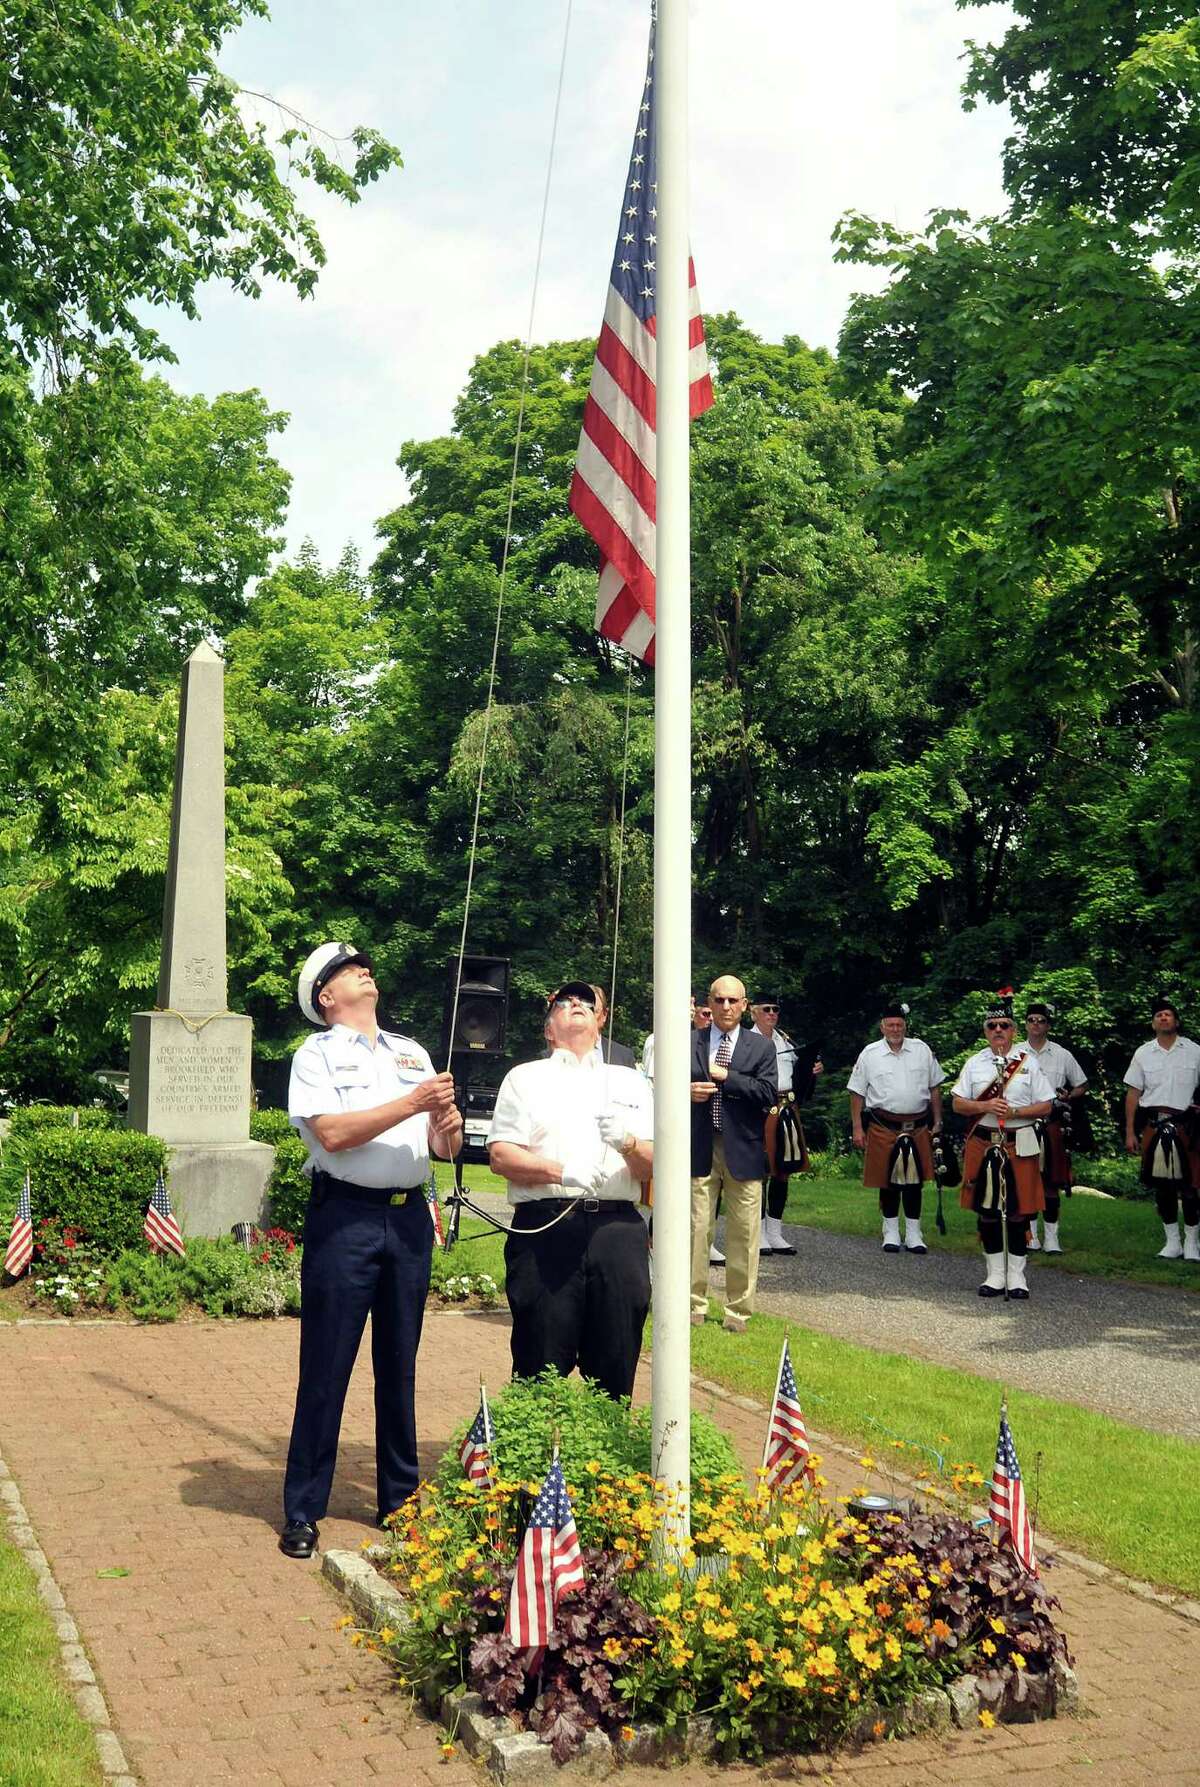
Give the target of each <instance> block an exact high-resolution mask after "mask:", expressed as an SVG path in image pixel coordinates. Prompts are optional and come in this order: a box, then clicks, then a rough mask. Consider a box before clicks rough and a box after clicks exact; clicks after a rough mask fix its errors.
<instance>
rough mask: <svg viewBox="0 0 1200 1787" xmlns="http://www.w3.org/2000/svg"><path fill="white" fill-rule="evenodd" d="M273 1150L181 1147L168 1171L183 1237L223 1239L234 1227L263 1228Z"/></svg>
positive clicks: (259, 1145) (262, 1145)
mask: <svg viewBox="0 0 1200 1787" xmlns="http://www.w3.org/2000/svg"><path fill="white" fill-rule="evenodd" d="M274 1164H275V1150H274V1148H272V1147H269V1146H268V1144H267V1143H266V1142H232V1143H227V1144H226V1145H225V1146H223V1147H222V1146H205V1145H204V1144H203V1143H200V1144H189V1143H182V1144H177V1145H176V1146H174V1147H172V1149H171V1154H170V1162H169V1166H168V1174H169V1178H168V1183H169V1185H170V1188H171V1206H172V1208H173V1210H174V1211H175V1214H176V1216H177V1217H178V1218H179V1226H180V1228H181V1229H182V1230H183V1232H184V1234H185V1235H210V1236H212V1235H227V1234H228V1233H229V1231H230V1229H231V1228H232V1227H233V1225H234V1223H235V1222H253V1223H255V1224H256V1225H257V1226H258V1227H260V1228H261V1227H264V1226H265V1223H266V1216H267V1184H268V1181H269V1180H270V1177H271V1169H272V1167H273V1166H274Z"/></svg>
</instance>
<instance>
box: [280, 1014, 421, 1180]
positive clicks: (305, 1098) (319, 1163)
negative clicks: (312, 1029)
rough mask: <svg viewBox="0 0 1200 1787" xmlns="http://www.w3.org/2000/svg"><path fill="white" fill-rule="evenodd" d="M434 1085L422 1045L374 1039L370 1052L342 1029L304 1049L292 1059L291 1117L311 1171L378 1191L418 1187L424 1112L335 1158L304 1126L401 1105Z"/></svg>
mask: <svg viewBox="0 0 1200 1787" xmlns="http://www.w3.org/2000/svg"><path fill="white" fill-rule="evenodd" d="M433 1077H434V1066H433V1062H432V1061H431V1060H430V1059H429V1056H428V1055H427V1054H426V1053H425V1050H424V1049H423V1048H422V1047H421V1045H420V1043H419V1042H413V1041H412V1039H411V1038H410V1037H407V1036H394V1035H392V1033H391V1032H390V1031H387V1030H378V1031H376V1033H375V1044H374V1047H372V1045H371V1043H370V1041H369V1040H368V1038H367V1037H365V1036H363V1035H361V1034H360V1032H359V1031H357V1030H351V1029H349V1028H348V1027H347V1026H346V1025H345V1024H334V1025H332V1026H331V1028H330V1029H328V1030H322V1031H321V1032H320V1033H319V1034H318V1035H316V1036H310V1037H309V1038H308V1040H307V1041H306V1042H302V1043H301V1044H300V1047H299V1048H298V1049H297V1050H296V1053H295V1054H294V1055H293V1056H292V1077H291V1081H290V1083H289V1085H288V1117H289V1118H290V1120H291V1122H292V1124H293V1125H294V1127H295V1128H296V1129H298V1130H299V1132H300V1135H301V1137H302V1138H303V1140H304V1143H305V1145H306V1146H307V1148H308V1154H309V1171H310V1172H311V1171H312V1170H313V1169H314V1168H317V1167H320V1168H321V1169H322V1170H323V1171H324V1172H326V1173H329V1174H330V1175H331V1176H332V1177H333V1178H335V1179H347V1180H349V1181H350V1183H351V1184H352V1185H370V1186H374V1187H376V1188H377V1189H379V1190H390V1191H402V1190H406V1189H411V1187H412V1186H414V1185H423V1184H424V1183H425V1180H426V1179H427V1178H428V1177H429V1116H428V1113H427V1112H425V1111H419V1112H418V1113H417V1115H416V1116H414V1117H406V1118H405V1119H404V1121H403V1123H394V1124H393V1125H392V1127H391V1128H390V1129H385V1130H384V1131H383V1132H382V1133H381V1134H380V1135H377V1136H376V1137H375V1138H374V1140H373V1141H370V1142H364V1143H363V1144H362V1146H361V1147H358V1148H343V1149H341V1150H340V1152H339V1153H337V1154H329V1153H327V1152H326V1150H325V1149H324V1148H322V1146H321V1144H320V1142H319V1141H318V1140H317V1138H316V1136H315V1135H314V1134H313V1131H312V1129H311V1127H310V1125H309V1122H308V1119H309V1118H310V1117H333V1116H338V1115H340V1114H341V1113H342V1112H343V1111H373V1110H374V1109H375V1108H376V1106H377V1105H381V1104H390V1103H391V1101H392V1100H393V1099H396V1098H404V1097H405V1096H406V1095H407V1094H408V1093H410V1092H412V1091H413V1090H414V1088H415V1087H417V1086H419V1085H420V1083H421V1081H422V1080H429V1079H432V1078H433Z"/></svg>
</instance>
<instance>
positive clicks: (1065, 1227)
mask: <svg viewBox="0 0 1200 1787" xmlns="http://www.w3.org/2000/svg"><path fill="white" fill-rule="evenodd" d="M936 1205H937V1194H936V1192H930V1191H929V1190H928V1189H927V1190H926V1192H925V1209H924V1214H923V1216H922V1219H921V1227H922V1230H923V1231H924V1235H925V1239H926V1241H927V1242H928V1243H929V1246H930V1248H935V1249H938V1250H939V1251H944V1252H946V1253H969V1254H975V1255H978V1253H979V1237H978V1235H977V1234H976V1232H975V1217H974V1214H973V1213H972V1212H971V1211H970V1210H964V1209H962V1208H961V1207H960V1205H959V1201H958V1192H957V1191H948V1192H945V1193H944V1194H943V1197H942V1209H943V1211H944V1213H945V1217H946V1229H947V1233H946V1234H945V1235H939V1234H938V1232H937V1230H936V1229H935V1227H934V1221H933V1219H934V1211H935V1209H936ZM784 1221H785V1222H793V1223H800V1224H803V1225H805V1226H807V1227H808V1228H813V1229H829V1230H831V1231H832V1232H833V1233H835V1234H839V1235H869V1236H870V1237H871V1239H872V1240H878V1238H879V1232H880V1231H879V1193H878V1192H877V1191H867V1190H866V1189H865V1188H864V1187H863V1186H862V1185H860V1184H859V1183H858V1181H857V1180H856V1179H843V1178H811V1179H810V1178H806V1177H799V1176H798V1177H795V1178H792V1179H791V1180H789V1182H788V1201H787V1210H786V1213H785V1215H784ZM1059 1238H1060V1240H1061V1241H1062V1244H1063V1246H1064V1248H1065V1249H1066V1251H1065V1253H1062V1254H1046V1253H1035V1254H1031V1255H1030V1256H1029V1257H1030V1263H1031V1265H1032V1266H1033V1267H1034V1268H1035V1269H1036V1270H1038V1271H1051V1272H1073V1273H1082V1274H1084V1275H1086V1276H1090V1277H1094V1278H1123V1279H1126V1280H1129V1281H1130V1282H1132V1283H1135V1284H1159V1285H1169V1286H1171V1287H1173V1288H1174V1289H1177V1290H1189V1291H1195V1292H1198V1293H1200V1266H1194V1265H1187V1264H1185V1263H1184V1262H1183V1261H1181V1260H1160V1259H1156V1258H1155V1255H1156V1254H1157V1252H1158V1250H1159V1248H1160V1247H1161V1246H1162V1243H1163V1231H1162V1223H1161V1222H1160V1221H1159V1218H1158V1212H1157V1211H1156V1209H1155V1207H1154V1204H1153V1203H1152V1202H1151V1201H1150V1200H1149V1199H1142V1198H1137V1199H1134V1198H1096V1197H1081V1196H1076V1197H1071V1198H1064V1199H1063V1206H1062V1219H1061V1224H1060V1228H1059Z"/></svg>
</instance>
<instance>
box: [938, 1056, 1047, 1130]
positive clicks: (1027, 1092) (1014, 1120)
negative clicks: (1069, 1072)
mask: <svg viewBox="0 0 1200 1787" xmlns="http://www.w3.org/2000/svg"><path fill="white" fill-rule="evenodd" d="M1017 1056H1019V1059H1020V1062H1021V1065H1020V1067H1018V1068H1017V1070H1016V1072H1015V1073H1014V1074H1012V1075H1011V1076H1010V1077H1008V1078H1007V1079H1006V1080H1005V1085H1004V1091H1003V1094H1002V1095H1000V1096H1003V1098H1004V1099H1005V1101H1006V1103H1008V1104H1009V1105H1011V1107H1012V1109H1013V1110H1014V1111H1021V1110H1023V1109H1024V1107H1025V1106H1026V1105H1030V1104H1049V1103H1050V1102H1051V1101H1052V1100H1053V1098H1054V1087H1053V1086H1052V1085H1051V1084H1050V1082H1049V1080H1048V1079H1047V1078H1046V1076H1045V1074H1044V1073H1043V1072H1042V1070H1041V1068H1040V1067H1039V1066H1038V1064H1037V1057H1036V1056H1035V1055H1032V1054H1020V1052H1019V1050H1017V1049H1014V1050H1013V1052H1012V1054H1011V1055H1009V1056H1007V1057H1005V1056H1001V1055H994V1054H993V1053H992V1051H991V1049H989V1048H983V1049H980V1050H979V1051H978V1053H976V1054H974V1055H968V1056H967V1059H966V1060H965V1061H964V1062H963V1064H962V1071H961V1073H960V1074H959V1076H958V1078H957V1079H956V1080H955V1082H954V1086H953V1093H954V1096H955V1098H983V1097H984V1095H985V1094H986V1093H987V1090H988V1088H989V1086H991V1085H992V1084H993V1082H994V1081H995V1078H996V1075H997V1073H998V1072H1000V1071H1001V1070H1002V1069H1003V1068H1004V1063H1005V1061H1006V1060H1007V1061H1008V1063H1009V1064H1011V1063H1012V1061H1013V1059H1014V1057H1017ZM1032 1122H1033V1118H1032V1117H1021V1116H1015V1117H1006V1118H1005V1119H1004V1127H1005V1129H1024V1128H1025V1127H1026V1125H1027V1124H1029V1123H1032ZM998 1125H999V1118H997V1117H995V1116H994V1115H993V1114H992V1112H991V1111H987V1112H985V1114H984V1115H983V1116H982V1117H981V1118H980V1119H979V1127H980V1129H996V1128H997V1127H998Z"/></svg>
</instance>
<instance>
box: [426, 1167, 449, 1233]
mask: <svg viewBox="0 0 1200 1787" xmlns="http://www.w3.org/2000/svg"><path fill="white" fill-rule="evenodd" d="M425 1202H426V1203H427V1204H428V1205H429V1216H430V1220H431V1221H432V1223H433V1244H434V1246H435V1247H444V1246H445V1245H446V1231H445V1229H444V1228H443V1227H442V1211H441V1206H440V1205H439V1203H438V1194H437V1186H436V1184H435V1183H434V1180H433V1175H432V1174H431V1175H430V1177H429V1178H428V1179H427V1180H426V1181H425Z"/></svg>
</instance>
